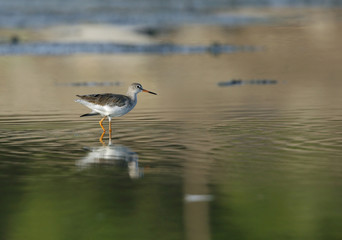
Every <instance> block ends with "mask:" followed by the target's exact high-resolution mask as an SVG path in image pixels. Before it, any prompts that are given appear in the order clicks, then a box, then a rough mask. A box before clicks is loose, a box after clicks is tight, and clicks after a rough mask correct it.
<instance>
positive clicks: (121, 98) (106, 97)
mask: <svg viewBox="0 0 342 240" xmlns="http://www.w3.org/2000/svg"><path fill="white" fill-rule="evenodd" d="M77 97H79V98H80V99H82V100H85V101H87V102H90V103H94V104H97V105H101V106H104V105H109V106H118V107H122V106H124V105H125V104H127V103H128V102H129V98H128V97H127V96H125V95H121V94H112V93H104V94H88V95H77Z"/></svg>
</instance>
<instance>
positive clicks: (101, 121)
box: [99, 116, 106, 133]
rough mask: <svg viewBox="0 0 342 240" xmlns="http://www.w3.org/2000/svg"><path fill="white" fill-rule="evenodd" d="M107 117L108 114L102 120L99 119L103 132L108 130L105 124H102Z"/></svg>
mask: <svg viewBox="0 0 342 240" xmlns="http://www.w3.org/2000/svg"><path fill="white" fill-rule="evenodd" d="M105 119H106V116H104V117H103V118H102V119H101V120H100V121H99V124H100V126H101V128H102V130H103V133H104V132H106V129H105V128H104V127H103V125H102V122H103V121H104V120H105Z"/></svg>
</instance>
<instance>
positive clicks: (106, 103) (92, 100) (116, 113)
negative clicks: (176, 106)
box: [75, 83, 157, 142]
mask: <svg viewBox="0 0 342 240" xmlns="http://www.w3.org/2000/svg"><path fill="white" fill-rule="evenodd" d="M140 92H147V93H150V94H154V95H157V94H156V93H154V92H151V91H149V90H146V89H144V88H143V87H142V85H141V84H140V83H132V84H131V85H130V86H129V87H128V91H127V93H126V95H123V94H114V93H103V94H88V95H76V96H77V97H79V99H77V100H75V102H78V103H81V104H83V105H84V106H86V107H88V108H90V109H91V110H92V111H91V112H90V113H86V114H83V115H81V116H80V117H87V116H95V115H101V116H102V118H101V120H100V121H99V124H100V126H101V128H102V130H103V133H102V135H101V137H100V141H101V142H102V138H103V135H104V133H105V132H106V130H105V128H104V127H103V125H102V123H103V121H104V120H105V119H106V118H108V121H109V138H110V139H111V133H112V126H111V123H112V118H113V117H121V116H123V115H125V114H127V113H128V112H130V111H131V110H132V109H133V108H134V107H135V105H136V104H137V94H138V93H140Z"/></svg>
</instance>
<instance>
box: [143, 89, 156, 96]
mask: <svg viewBox="0 0 342 240" xmlns="http://www.w3.org/2000/svg"><path fill="white" fill-rule="evenodd" d="M142 91H143V92H147V93H151V94H154V95H157V94H156V93H154V92H151V91H148V90H146V89H143V90H142Z"/></svg>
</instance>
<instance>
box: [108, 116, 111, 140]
mask: <svg viewBox="0 0 342 240" xmlns="http://www.w3.org/2000/svg"><path fill="white" fill-rule="evenodd" d="M108 120H109V139H112V119H111V118H110V117H109V118H108Z"/></svg>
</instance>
